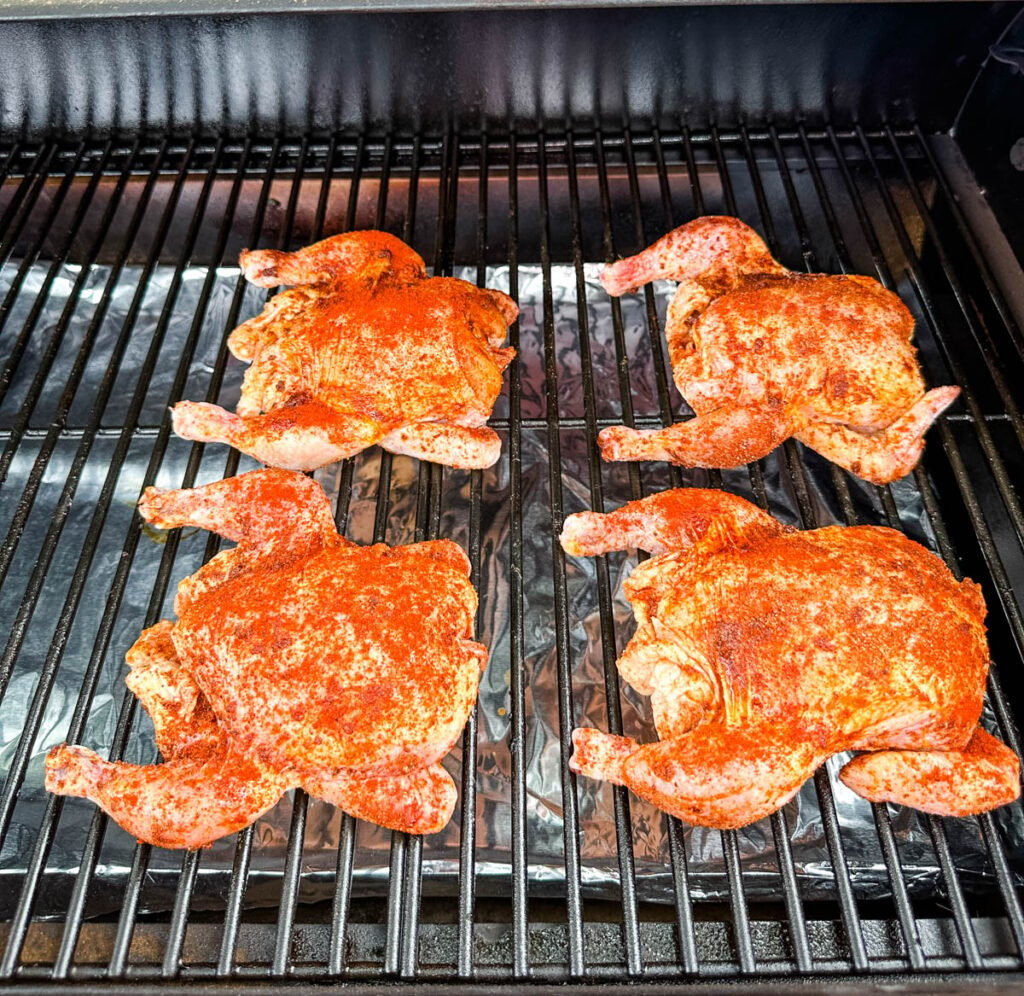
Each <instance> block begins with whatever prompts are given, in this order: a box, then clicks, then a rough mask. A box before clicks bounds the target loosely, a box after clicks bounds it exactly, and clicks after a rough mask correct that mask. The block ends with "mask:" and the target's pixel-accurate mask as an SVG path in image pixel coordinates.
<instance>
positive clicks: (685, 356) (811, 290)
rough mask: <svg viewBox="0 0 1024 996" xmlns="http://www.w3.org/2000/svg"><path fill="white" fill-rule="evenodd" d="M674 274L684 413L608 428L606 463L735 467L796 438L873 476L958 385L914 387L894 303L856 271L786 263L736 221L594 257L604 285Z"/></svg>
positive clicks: (668, 326)
mask: <svg viewBox="0 0 1024 996" xmlns="http://www.w3.org/2000/svg"><path fill="white" fill-rule="evenodd" d="M658 279H671V280H678V281H679V287H678V290H677V291H676V295H675V297H674V299H673V300H672V303H671V304H670V306H669V311H668V317H667V320H666V323H665V337H666V340H667V344H668V350H669V359H670V361H671V364H672V370H673V376H674V379H675V382H676V385H677V387H678V388H679V390H680V392H681V393H682V395H683V397H684V398H685V399H686V401H687V403H688V404H689V405H690V407H691V408H693V410H694V412H696V415H697V417H696V418H694V419H691V420H689V421H686V422H679V423H676V424H675V425H672V426H669V427H667V428H665V429H658V430H649V431H637V430H635V429H630V428H627V427H626V426H612V427H610V428H607V429H605V430H604V431H603V432H601V434H600V436H599V437H598V442H599V445H600V447H601V452H602V454H603V456H604V458H605V459H606V460H667V461H669V462H671V463H676V464H682V465H683V466H687V467H735V466H738V465H740V464H743V463H749V462H750V461H752V460H757V459H760V458H761V457H763V456H765V455H766V454H768V453H769V452H771V451H772V450H773V449H775V447H776V446H778V445H779V444H780V443H782V442H783V441H784V440H786V439H788V438H789V437H790V436H795V437H796V438H797V439H798V440H800V441H801V442H802V443H804V444H805V445H807V446H810V447H811V448H812V449H815V450H817V451H818V452H819V453H821V454H822V455H823V456H825V457H827V458H828V459H829V460H831V461H832V462H833V463H837V464H839V465H840V466H841V467H845V468H846V469H847V470H849V471H851V472H852V473H854V474H856V475H857V476H858V477H862V478H864V479H865V480H868V481H871V482H873V483H875V484H885V483H887V482H889V481H893V480H895V479H896V478H898V477H902V476H903V475H904V474H907V473H909V472H910V471H911V470H913V468H914V467H915V465H916V464H917V461H918V459H919V458H920V456H921V451H922V450H923V448H924V439H923V436H924V433H925V431H926V430H927V429H928V427H929V426H930V425H931V423H932V422H933V421H934V420H935V418H936V417H937V416H938V415H939V414H940V413H941V412H942V411H943V410H944V409H945V408H946V407H947V406H948V405H950V404H951V403H952V402H953V401H954V399H955V398H956V397H957V395H958V394H959V393H960V389H959V388H957V387H939V388H935V389H934V390H931V391H928V392H925V385H924V381H923V380H922V377H921V371H920V368H919V366H918V363H917V356H916V352H915V350H914V347H913V346H912V345H911V342H910V340H911V338H912V336H913V334H914V319H913V318H912V316H911V314H910V312H909V311H908V310H907V308H906V306H905V305H904V304H903V302H902V301H901V300H900V299H899V298H898V297H897V296H896V295H895V294H893V293H892V292H890V291H888V290H886V289H885V288H884V287H882V286H881V284H879V283H878V282H877V281H876V280H872V279H871V278H870V277H862V276H854V275H851V276H829V275H826V274H802V273H793V272H791V271H790V270H787V269H785V268H784V267H783V266H781V265H780V264H779V263H777V262H776V261H775V260H774V259H772V257H771V255H770V254H769V252H768V249H767V248H766V247H765V244H764V243H763V242H762V241H761V239H760V238H759V236H758V235H757V233H756V232H754V231H753V230H752V229H751V228H748V227H747V226H746V225H744V224H743V222H741V221H740V220H739V219H738V218H728V217H704V218H697V219H696V220H694V221H691V222H689V223H687V224H685V225H683V226H681V227H680V228H677V229H675V231H672V232H669V234H668V235H666V236H664V238H662V239H660V240H659V241H658V242H655V243H654V245H652V246H650V247H649V248H647V249H645V250H644V251H643V252H641V253H640V254H639V255H637V256H632V257H630V258H629V259H623V260H620V261H619V262H617V263H613V264H612V265H610V266H608V267H606V268H605V269H604V271H603V272H602V274H601V281H602V283H603V284H604V286H605V288H606V289H607V291H608V293H609V294H612V295H614V296H618V295H621V294H625V293H629V292H631V291H634V290H636V289H637V288H639V287H640V286H642V285H643V284H646V283H648V282H650V281H651V280H658Z"/></svg>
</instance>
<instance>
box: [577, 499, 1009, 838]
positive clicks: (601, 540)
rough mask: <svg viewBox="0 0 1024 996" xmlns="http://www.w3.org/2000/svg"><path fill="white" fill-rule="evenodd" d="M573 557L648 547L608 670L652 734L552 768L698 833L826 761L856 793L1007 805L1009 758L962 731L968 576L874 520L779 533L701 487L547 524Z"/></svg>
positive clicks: (777, 793)
mask: <svg viewBox="0 0 1024 996" xmlns="http://www.w3.org/2000/svg"><path fill="white" fill-rule="evenodd" d="M561 539H562V546H563V547H564V549H565V550H566V552H568V553H570V554H573V555H575V556H592V555H595V554H599V553H605V552H607V551H609V550H620V549H624V548H626V547H632V546H638V547H640V548H642V549H645V550H649V551H651V552H652V553H655V554H658V555H657V556H654V557H652V558H651V559H650V560H647V561H645V562H644V563H642V564H641V565H640V566H639V567H637V568H636V570H634V571H633V573H632V575H631V576H630V578H629V579H628V580H627V581H626V585H625V591H626V595H627V597H628V598H629V600H630V602H631V603H632V605H633V610H634V612H635V614H636V620H637V630H636V634H635V635H634V636H633V638H632V640H630V642H629V644H628V646H627V647H626V649H625V651H624V652H623V654H622V656H621V657H620V658H619V661H618V668H619V672H620V673H621V674H622V676H623V678H625V680H626V681H628V682H629V683H630V684H631V685H632V686H633V687H634V688H635V689H637V691H639V692H641V693H642V694H644V695H649V696H650V697H651V707H652V710H653V713H654V722H655V726H656V728H657V731H658V735H659V737H660V738H661V741H660V742H659V743H652V744H645V745H643V746H641V745H640V744H638V743H637V742H636V741H634V740H630V739H628V738H626V737H618V736H610V735H608V734H605V733H601V732H599V731H598V730H593V729H578V730H576V731H575V732H574V733H573V743H574V745H575V753H574V755H573V758H572V762H571V764H572V768H573V770H574V771H577V772H579V773H580V774H583V775H587V776H589V777H591V778H601V779H605V780H607V781H611V782H614V783H615V784H618V785H625V786H627V787H628V788H629V789H631V790H632V791H633V792H635V793H636V794H637V795H639V796H640V797H641V798H643V799H647V800H648V801H649V802H651V803H653V804H654V805H655V806H657V807H658V808H660V809H663V810H665V811H666V812H668V813H672V814H673V815H675V816H678V817H679V818H680V819H682V820H685V821H686V822H688V823H691V824H697V825H700V826H709V827H720V828H732V827H740V826H744V825H746V824H748V823H752V822H753V821H755V820H757V819H760V818H761V817H763V816H767V815H768V814H770V813H772V812H774V811H775V810H776V809H779V808H780V807H781V806H783V805H784V804H785V803H786V802H787V801H788V800H789V799H790V798H792V797H793V796H794V795H795V794H796V792H797V791H798V790H799V788H800V786H801V785H802V784H803V783H804V781H806V779H807V778H808V777H809V776H810V775H811V774H812V773H813V772H814V770H815V769H816V768H817V767H818V766H819V765H820V764H821V763H822V762H824V761H825V760H826V758H828V757H829V756H830V755H832V754H834V753H836V752H838V751H845V750H857V751H870V752H872V753H866V754H862V755H860V756H859V757H857V758H855V759H854V760H852V761H850V762H849V763H848V764H847V765H846V766H845V767H844V768H843V769H842V770H841V771H840V775H839V777H840V778H841V779H842V780H843V782H844V783H845V784H846V785H847V786H848V787H849V788H851V789H852V790H853V791H854V792H856V793H858V794H859V795H862V796H863V797H864V798H866V799H870V800H872V801H875V802H883V801H884V802H895V803H900V804H903V805H908V806H913V807H914V808H916V809H921V810H925V811H926V812H930V813H939V814H943V815H950V816H962V815H967V814H971V813H979V812H983V811H985V810H988V809H993V808H995V807H996V806H1002V805H1004V804H1006V803H1008V802H1012V801H1013V800H1014V799H1016V798H1017V796H1018V794H1019V792H1020V765H1019V762H1018V759H1017V756H1016V755H1015V754H1014V753H1013V752H1012V751H1011V750H1010V749H1009V748H1008V747H1006V746H1005V745H1004V744H1002V743H1000V742H999V741H998V740H996V739H995V738H994V737H993V736H991V735H990V734H988V733H986V732H985V731H984V730H982V729H981V728H980V727H979V726H978V719H979V716H980V714H981V706H982V697H983V695H984V692H985V678H986V675H987V673H988V648H987V646H986V643H985V626H984V615H985V604H984V602H983V600H982V596H981V591H980V589H979V588H978V586H977V585H976V584H974V583H973V582H971V581H963V582H957V581H956V580H955V579H954V577H953V576H952V574H950V572H949V571H948V570H947V569H946V567H945V565H944V564H943V563H942V561H941V560H940V559H939V558H938V557H936V556H935V555H934V554H932V553H929V552H928V551H927V550H925V549H924V548H923V547H921V546H918V545H917V544H916V543H913V542H912V541H911V540H909V539H907V538H906V537H905V536H903V535H902V534H901V533H898V532H896V531H894V530H892V529H884V528H879V527H875V526H858V527H853V528H845V529H844V528H842V527H838V526H830V527H827V528H825V529H815V530H811V531H808V532H796V531H793V530H791V529H789V528H787V527H785V526H782V525H781V524H779V523H778V522H777V521H776V520H775V519H773V518H772V517H771V516H770V515H767V514H766V513H764V512H762V511H760V510H759V509H757V508H755V507H754V506H753V505H751V504H750V503H749V502H746V501H744V500H743V499H741V498H737V497H734V496H733V495H728V494H725V493H722V492H717V491H705V490H702V489H697V488H694V489H692V490H681V489H680V490H674V491H666V492H664V493H663V494H659V495H654V496H652V497H650V498H646V499H644V500H643V501H637V502H631V503H629V504H628V505H625V506H623V507H622V508H620V509H619V510H617V511H615V512H612V513H610V514H607V515H599V514H595V513H591V512H584V513H580V514H578V515H571V516H569V517H568V518H567V519H566V521H565V527H564V529H563V532H562V537H561Z"/></svg>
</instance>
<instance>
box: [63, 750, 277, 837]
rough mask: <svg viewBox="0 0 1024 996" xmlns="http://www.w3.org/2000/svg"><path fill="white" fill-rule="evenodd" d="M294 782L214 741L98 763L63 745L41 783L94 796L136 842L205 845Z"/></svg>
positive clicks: (249, 818)
mask: <svg viewBox="0 0 1024 996" xmlns="http://www.w3.org/2000/svg"><path fill="white" fill-rule="evenodd" d="M293 786H294V781H293V780H292V779H290V778H288V777H286V776H285V775H282V774H281V773H279V772H273V771H269V770H267V769H266V768H264V767H262V766H261V765H260V764H259V763H258V762H257V761H256V760H254V759H253V758H252V756H251V755H250V754H249V753H248V752H247V751H244V750H237V749H234V748H233V747H232V746H231V745H230V744H227V745H225V744H222V743H217V744H214V745H210V746H207V747H206V748H203V749H196V750H193V751H190V752H188V753H186V754H184V755H182V756H179V757H176V758H174V759H172V760H168V761H164V763H163V764H143V765H139V764H125V763H124V762H123V761H105V760H104V759H103V758H101V757H100V756H99V755H98V754H96V753H95V752H94V751H91V750H89V749H88V748H87V747H77V746H72V745H70V744H63V745H62V746H60V747H56V748H54V749H53V750H51V751H50V753H49V754H47V756H46V788H47V790H48V791H50V792H55V793H57V794H58V795H77V796H82V797H83V798H86V799H91V800H92V801H93V802H95V803H96V804H97V805H98V806H99V807H100V808H101V809H102V810H103V811H104V812H105V813H107V815H108V816H110V817H112V818H113V819H114V820H115V821H116V822H117V823H119V824H120V825H121V826H122V827H124V829H125V830H127V831H128V832H129V833H130V834H132V835H133V836H135V837H136V838H137V839H138V840H145V841H148V842H149V843H151V844H154V845H156V846H157V847H171V848H175V847H184V848H188V849H190V850H194V849H195V848H198V847H205V846H206V845H208V844H211V843H212V842H213V841H215V840H217V839H218V838H219V837H224V836H226V835H227V834H230V833H235V832H236V831H238V830H241V829H243V828H244V827H247V826H249V824H250V823H252V822H254V821H255V820H257V819H259V817H260V816H262V815H263V814H264V813H265V812H266V811H267V810H268V809H270V808H271V807H272V806H273V805H274V804H275V803H276V802H277V800H278V799H280V798H281V796H282V795H283V794H284V793H285V792H287V791H288V789H290V788H292V787H293Z"/></svg>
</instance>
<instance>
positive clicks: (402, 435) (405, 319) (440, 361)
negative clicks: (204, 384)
mask: <svg viewBox="0 0 1024 996" xmlns="http://www.w3.org/2000/svg"><path fill="white" fill-rule="evenodd" d="M239 262H240V264H241V267H242V272H243V273H244V274H245V277H246V279H247V280H249V281H250V282H251V283H254V284H257V285H258V286H260V287H275V286H278V285H279V284H285V285H288V286H290V287H291V288H292V289H291V290H287V291H283V292H282V293H280V294H278V295H276V296H275V297H273V298H272V299H271V300H270V301H269V302H268V304H267V306H266V307H265V308H264V309H263V313H262V314H260V315H258V316H256V317H255V318H252V319H250V320H249V321H247V322H245V323H244V324H242V325H240V326H239V327H238V328H237V329H235V330H234V332H232V333H231V335H230V336H229V338H228V348H229V349H230V350H231V352H232V354H233V355H234V356H236V357H237V358H238V359H240V360H246V361H249V362H251V363H252V366H251V367H249V369H248V370H247V371H246V375H245V380H244V383H243V385H242V394H241V399H240V400H239V402H238V407H237V412H236V414H234V415H232V414H231V413H230V412H227V411H225V410H224V409H223V408H220V407H218V406H217V405H212V404H208V403H206V402H195V401H181V402H179V403H178V404H177V405H175V407H174V411H173V425H174V431H175V432H177V433H178V435H179V436H183V437H184V438H185V439H194V440H199V441H201V442H224V443H229V444H230V445H231V446H234V447H235V448H236V449H239V450H241V451H242V452H243V453H247V454H249V455H250V456H253V457H255V458H256V459H257V460H260V461H262V462H263V463H266V464H270V465H271V466H274V467H284V468H287V469H290V470H315V469H316V468H317V467H322V466H324V465H325V464H328V463H332V462H333V461H335V460H341V459H344V458H345V457H350V456H353V455H354V454H356V453H358V452H359V451H360V450H363V449H365V448H366V447H368V446H372V445H374V444H375V443H379V444H380V445H381V446H383V447H384V448H385V449H387V450H390V451H391V452H392V453H404V454H407V455H410V456H414V457H419V458H420V459H422V460H430V461H433V462H434V463H443V464H447V465H449V466H452V467H464V468H481V467H490V466H491V465H492V464H493V463H494V462H495V461H496V460H497V459H498V456H499V454H500V451H501V443H500V440H499V438H498V436H497V434H496V433H495V432H494V431H493V430H492V429H488V428H487V427H486V425H485V423H486V422H487V419H488V418H489V417H490V415H491V409H492V408H493V407H494V402H495V399H496V398H497V397H498V393H499V392H500V391H501V379H502V371H503V370H504V369H505V367H506V366H508V364H509V362H510V361H511V359H512V357H513V356H514V355H515V350H514V349H512V348H510V347H502V345H501V344H502V343H503V342H504V341H505V334H506V329H507V327H508V326H509V324H511V323H512V322H513V321H514V320H515V317H516V315H517V314H518V308H517V306H516V304H515V302H514V301H513V300H512V299H511V298H510V297H509V296H508V295H507V294H503V293H501V291H496V290H487V289H483V288H480V287H477V286H475V285H474V284H470V283H467V282H466V281H465V280H456V279H453V278H450V277H428V276H427V271H426V268H425V267H424V265H423V260H422V259H421V258H420V257H419V256H418V255H417V254H416V253H415V252H413V250H412V249H410V248H409V247H408V246H407V245H405V243H403V242H401V241H400V240H399V239H397V238H395V237H394V236H393V235H388V234H387V233H386V232H373V231H366V232H351V233H349V234H346V235H336V236H334V237H333V238H329V239H325V240H324V241H322V242H318V243H316V244H315V245H312V246H308V247H307V248H305V249H300V250H299V251H298V252H294V253H285V252H276V251H274V250H272V249H261V250H257V251H254V252H248V251H246V252H243V253H242V255H241V257H240V260H239Z"/></svg>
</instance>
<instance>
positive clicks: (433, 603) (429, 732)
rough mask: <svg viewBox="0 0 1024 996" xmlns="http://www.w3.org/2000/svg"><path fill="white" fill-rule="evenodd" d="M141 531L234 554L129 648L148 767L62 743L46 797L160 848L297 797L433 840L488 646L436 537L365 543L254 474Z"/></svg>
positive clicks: (310, 489)
mask: <svg viewBox="0 0 1024 996" xmlns="http://www.w3.org/2000/svg"><path fill="white" fill-rule="evenodd" d="M140 511H141V512H142V515H143V517H144V518H145V519H146V520H147V521H148V522H150V523H152V524H154V525H156V526H159V527H163V528H170V527H174V526H197V527H200V528H203V529H210V530H213V531H214V532H217V533H220V534H221V535H222V536H225V537H227V538H229V539H233V540H237V542H238V545H237V546H236V547H235V548H233V549H231V550H227V551H224V552H222V553H220V554H218V555H217V556H216V557H214V558H213V559H212V560H211V561H210V562H209V563H207V564H206V565H205V566H204V567H202V568H200V570H198V571H197V572H196V573H195V574H193V575H192V576H191V577H189V578H186V579H185V580H184V581H182V582H181V584H180V585H179V587H178V593H177V598H176V600H175V610H176V612H177V614H178V621H177V622H176V623H171V622H169V621H164V622H161V623H159V624H157V625H156V626H153V627H152V628H150V629H147V630H146V631H145V632H144V633H143V634H142V636H141V637H140V638H139V640H138V641H137V642H136V644H135V645H134V646H133V647H132V648H131V650H129V651H128V655H127V660H128V665H129V667H130V669H131V670H130V673H129V675H128V678H127V684H128V687H129V688H130V689H131V690H132V691H133V692H134V693H135V695H136V696H137V697H138V699H139V701H140V702H141V703H142V705H143V707H144V708H145V709H146V711H147V712H148V713H149V715H150V716H151V717H152V719H153V724H154V726H155V728H156V741H157V746H158V747H159V748H160V751H161V753H162V754H163V757H164V761H163V763H161V764H151V765H134V764H125V763H122V762H118V761H106V760H104V759H102V758H101V757H99V756H98V755H97V754H95V753H94V752H93V751H91V750H88V749H86V748H84V747H78V746H69V745H67V744H63V745H61V746H59V747H56V748H54V749H53V750H51V751H50V753H49V755H48V756H47V759H46V787H47V788H48V789H49V790H50V791H51V792H56V793H58V794H61V795H77V796H85V797H87V798H89V799H92V800H93V801H95V802H96V803H97V804H99V805H100V806H101V807H102V808H103V809H104V810H106V812H107V813H109V814H110V815H111V816H112V817H113V818H114V819H115V820H116V821H117V822H118V823H119V824H120V825H121V826H122V827H124V828H125V829H126V830H127V831H128V832H129V833H132V834H134V835H135V836H136V837H137V838H138V839H139V840H143V841H148V842H149V843H151V844H155V845H157V846H160V847H175V848H176V847H184V848H196V847H202V846H204V845H206V844H209V843H210V842H212V841H214V840H216V839H217V838H218V837H222V836H224V835H226V834H229V833H232V832H234V831H237V830H240V829H242V828H243V827H246V826H248V825H249V824H250V823H252V822H254V821H255V820H256V819H257V818H258V817H259V816H260V815H261V814H262V813H264V812H265V811H266V810H267V809H269V808H270V807H271V806H273V805H274V803H276V802H277V800H278V799H279V798H280V797H281V795H282V794H283V793H284V792H286V791H288V790H289V789H292V788H295V787H297V786H301V787H303V788H304V789H305V790H306V791H307V792H309V793H310V794H311V795H314V796H317V797H319V798H321V799H326V800H327V801H328V802H331V803H333V804H334V805H336V806H338V807H339V808H340V809H342V810H344V811H345V812H347V813H350V814H352V815H353V816H355V817H358V818H360V819H365V820H368V821H370V822H373V823H377V824H380V825H381V826H385V827H390V828H392V829H396V830H403V831H406V832H409V833H420V834H423V833H434V832H436V831H438V830H440V829H441V828H442V827H443V826H444V825H445V824H446V823H447V822H448V819H449V818H450V816H451V814H452V810H453V808H454V806H455V799H456V790H455V784H454V782H453V781H452V778H451V776H450V775H449V774H448V773H447V772H446V771H445V769H444V768H443V767H442V766H441V764H440V761H441V759H442V758H443V757H444V756H445V754H447V752H448V750H449V749H450V747H451V746H452V744H453V743H454V742H455V740H456V739H457V738H458V737H459V736H460V734H461V733H462V729H463V727H464V726H465V723H466V719H467V718H468V716H469V713H470V711H471V710H472V708H473V704H474V702H475V701H476V693H477V686H478V683H479V678H480V671H481V669H482V667H483V666H484V664H485V663H486V661H487V651H486V649H485V648H484V647H483V646H481V645H480V644H479V643H475V642H474V641H473V639H472V631H473V619H474V614H475V612H476V606H477V598H476V593H475V591H474V590H473V588H472V586H471V585H470V583H469V580H468V575H469V562H468V560H467V558H466V555H465V554H464V553H463V552H462V550H461V549H460V548H459V547H458V546H457V545H456V544H455V543H452V542H450V541H448V540H436V541H432V542H427V543H415V544H413V545H411V546H404V547H395V548H389V547H387V546H384V545H377V546H370V547H360V546H357V545H355V544H354V543H351V542H349V541H348V540H346V539H344V538H343V537H341V536H339V535H338V532H337V529H336V528H335V526H334V521H333V518H332V516H331V506H330V502H329V501H328V499H327V496H326V495H325V494H324V492H323V491H322V490H321V488H320V486H319V485H317V484H316V483H315V482H314V481H312V480H310V479H308V478H306V477H304V476H303V475H302V474H298V473H294V472H288V471H283V470H258V471H254V472H252V473H249V474H244V475H242V476H241V477H235V478H229V479H228V480H224V481H218V482H217V483H214V484H208V485H205V486H204V487H200V488H195V489H191V490H180V491H159V490H157V489H156V488H150V489H148V490H147V492H146V494H145V495H144V496H143V499H142V501H141V503H140Z"/></svg>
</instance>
